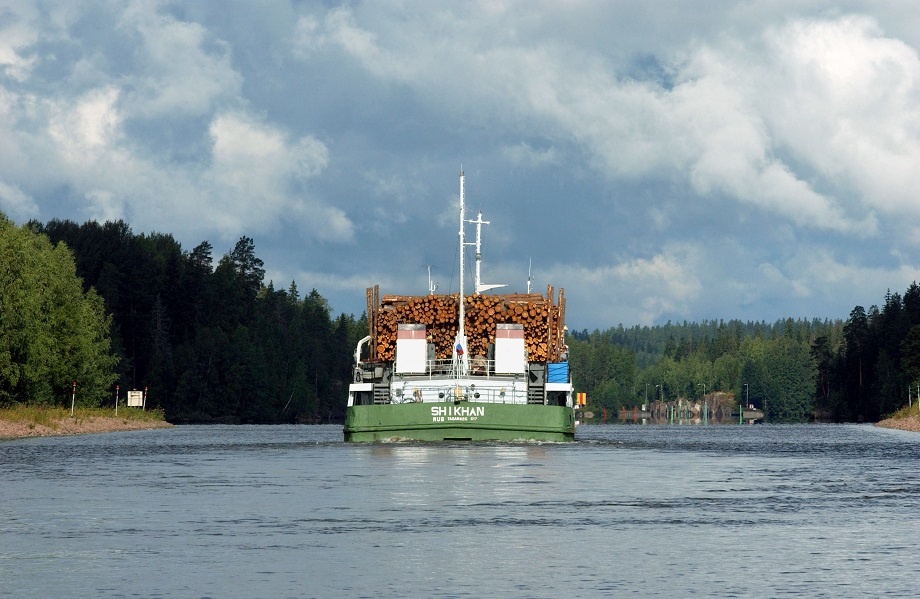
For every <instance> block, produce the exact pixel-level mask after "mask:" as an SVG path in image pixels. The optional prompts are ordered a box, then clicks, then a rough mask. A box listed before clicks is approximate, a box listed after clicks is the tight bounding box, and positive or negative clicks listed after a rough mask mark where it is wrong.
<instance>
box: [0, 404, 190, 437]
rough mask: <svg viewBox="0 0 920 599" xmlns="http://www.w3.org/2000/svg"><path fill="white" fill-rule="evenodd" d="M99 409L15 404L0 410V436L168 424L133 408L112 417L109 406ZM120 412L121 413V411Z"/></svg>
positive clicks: (84, 432) (93, 431) (157, 415)
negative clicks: (66, 408)
mask: <svg viewBox="0 0 920 599" xmlns="http://www.w3.org/2000/svg"><path fill="white" fill-rule="evenodd" d="M100 412H103V411H102V410H83V409H79V410H76V412H75V413H74V415H73V416H71V415H70V411H69V410H60V409H50V410H43V409H37V408H25V409H21V408H17V409H13V410H0V439H22V438H27V437H50V436H56V435H88V434H96V433H112V432H118V431H138V430H149V429H156V428H169V427H171V426H173V425H172V424H170V423H168V422H166V421H165V420H163V418H162V414H160V413H157V412H154V413H151V412H142V411H140V410H137V409H129V408H125V409H124V411H123V410H122V409H119V413H120V415H119V416H118V417H116V416H115V415H114V414H112V410H108V412H109V414H111V415H106V414H104V413H100ZM122 414H123V415H122Z"/></svg>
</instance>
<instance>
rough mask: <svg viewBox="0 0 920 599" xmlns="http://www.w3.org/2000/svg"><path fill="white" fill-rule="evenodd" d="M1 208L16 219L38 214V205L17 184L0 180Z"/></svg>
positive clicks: (24, 218) (26, 218)
mask: <svg viewBox="0 0 920 599" xmlns="http://www.w3.org/2000/svg"><path fill="white" fill-rule="evenodd" d="M0 209H2V210H3V212H4V213H5V214H6V215H7V216H9V217H11V218H13V219H16V220H20V221H21V220H28V219H29V218H32V217H35V216H38V205H37V204H36V203H35V200H33V199H32V198H30V197H29V196H28V195H26V194H25V193H24V192H23V191H22V190H21V189H19V188H18V187H16V186H15V185H10V184H8V183H5V182H4V181H2V180H0Z"/></svg>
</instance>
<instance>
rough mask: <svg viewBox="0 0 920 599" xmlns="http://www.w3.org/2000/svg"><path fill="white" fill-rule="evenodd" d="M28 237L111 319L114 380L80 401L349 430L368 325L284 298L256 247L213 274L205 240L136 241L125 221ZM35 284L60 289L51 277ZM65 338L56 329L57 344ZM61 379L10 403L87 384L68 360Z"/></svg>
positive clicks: (204, 418) (312, 302)
mask: <svg viewBox="0 0 920 599" xmlns="http://www.w3.org/2000/svg"><path fill="white" fill-rule="evenodd" d="M7 222H8V221H7ZM10 226H11V227H12V225H11V224H10ZM13 228H15V227H13ZM27 235H29V236H31V238H32V239H33V240H39V241H33V242H32V243H37V244H40V245H41V244H44V245H45V246H47V250H46V251H48V252H58V253H60V254H62V255H63V254H66V255H67V256H70V257H71V266H70V268H71V269H72V273H73V276H74V278H75V280H79V281H81V282H82V288H80V287H79V284H78V287H77V291H79V292H82V294H83V297H84V298H86V299H85V300H84V301H85V302H87V303H89V304H91V305H92V306H93V307H95V309H96V310H97V311H98V313H99V318H104V319H108V320H105V322H104V326H102V329H104V332H105V333H106V335H105V337H106V339H108V340H109V341H110V346H109V354H110V355H109V358H108V359H109V363H107V364H101V366H108V368H109V370H110V372H111V374H109V375H107V377H101V378H98V382H97V383H96V386H97V387H99V388H100V389H102V392H101V393H94V394H93V395H89V394H86V393H83V392H82V391H81V393H80V394H79V397H80V398H81V399H82V400H83V401H88V402H96V405H99V404H101V405H105V404H106V403H110V404H114V401H115V398H114V391H115V389H114V387H115V385H116V384H117V385H119V386H120V388H121V389H122V390H128V389H137V390H144V389H146V390H147V393H148V395H147V405H148V406H152V407H161V408H162V409H163V410H164V412H165V414H166V418H167V419H168V420H170V421H173V422H226V423H279V422H331V421H341V420H342V419H343V417H344V411H345V397H346V395H347V384H348V381H349V380H350V376H351V372H352V364H351V362H352V357H351V356H352V353H353V351H354V349H353V348H354V347H355V344H356V343H357V340H358V339H359V338H360V337H362V336H364V335H365V334H366V331H367V323H366V320H364V319H363V317H362V318H361V319H356V318H355V317H354V316H352V315H344V314H343V315H340V316H338V317H335V318H333V317H332V313H331V309H330V306H329V305H328V303H327V301H326V300H325V298H323V297H322V296H321V295H320V294H319V293H318V292H317V291H316V290H315V289H314V290H312V291H310V293H308V294H306V296H304V297H301V296H300V293H299V291H298V289H297V286H296V284H295V283H294V282H292V283H291V284H290V285H289V286H288V287H287V289H275V287H274V285H273V283H272V282H268V284H267V285H266V284H264V281H263V279H264V275H265V271H264V269H263V266H264V264H263V262H262V260H261V259H259V258H258V257H257V256H256V253H255V246H254V243H253V241H252V239H250V238H248V237H242V238H240V239H239V241H238V242H237V243H236V245H235V246H234V248H233V249H232V250H231V251H229V252H228V253H226V254H224V255H223V256H222V257H221V258H219V259H218V260H217V261H216V264H215V263H214V258H213V247H212V246H211V244H210V243H209V242H207V241H203V242H202V243H200V244H199V245H198V246H196V247H195V248H193V249H192V250H191V251H185V250H183V248H182V247H181V245H180V244H179V243H178V242H177V241H176V240H175V239H174V238H173V237H172V236H171V235H167V234H160V233H151V234H141V235H135V234H134V233H133V232H132V231H131V229H130V227H129V226H128V225H127V224H126V223H125V222H123V221H115V222H106V223H104V224H100V223H97V222H94V221H89V222H86V223H84V224H82V225H79V224H77V223H75V222H72V221H67V220H51V221H49V222H47V223H44V224H42V223H40V222H36V221H32V222H29V223H28V224H27V225H26V226H25V227H23V228H22V229H20V230H19V231H18V233H17V236H19V237H23V236H27ZM38 261H39V262H40V261H41V260H38ZM6 262H7V263H9V262H8V261H6ZM34 276H35V277H37V278H40V279H42V280H45V281H51V280H54V279H56V278H57V275H56V274H55V273H53V272H45V273H42V272H36V273H35V275H34ZM4 313H6V309H5V306H4ZM106 314H108V315H110V316H105V315H106ZM51 328H52V329H53V328H54V327H51ZM60 334H61V330H60V329H57V330H55V332H54V335H55V337H56V338H57V337H60ZM97 336H98V335H97ZM4 338H6V335H4ZM0 354H2V348H0ZM0 367H2V365H0ZM58 370H59V371H60V372H57V373H55V375H54V376H53V377H50V379H49V380H53V382H52V383H49V384H50V385H51V386H52V387H53V392H51V393H45V394H42V395H35V394H34V393H31V392H29V391H30V390H29V389H25V388H22V387H20V388H18V389H12V390H11V391H9V392H8V393H7V395H6V396H5V397H6V398H7V399H8V400H10V399H12V398H16V397H18V398H23V399H29V400H31V401H35V400H39V401H45V400H48V399H49V398H51V399H50V401H58V402H59V401H60V400H61V397H62V395H63V394H62V387H61V385H64V386H65V387H66V385H69V384H70V383H69V381H70V380H71V378H72V377H77V378H81V379H85V378H86V377H85V376H84V375H79V374H78V373H77V372H76V370H75V368H74V367H73V364H72V361H71V362H66V363H62V364H60V366H59V367H58ZM83 386H84V385H83V383H82V382H81V384H80V388H81V390H82V388H83ZM64 390H65V391H66V389H64ZM122 393H124V391H122ZM3 397H4V396H0V401H2V399H3ZM67 397H69V396H67ZM122 398H123V399H122V401H124V395H122Z"/></svg>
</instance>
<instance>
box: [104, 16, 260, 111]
mask: <svg viewBox="0 0 920 599" xmlns="http://www.w3.org/2000/svg"><path fill="white" fill-rule="evenodd" d="M159 8H160V7H159V5H158V4H156V3H153V2H137V3H134V4H131V5H128V7H127V8H126V9H125V11H124V13H123V14H122V15H121V18H120V20H119V23H118V27H119V28H120V29H122V30H124V32H125V33H126V34H127V35H135V34H136V35H137V36H138V37H139V38H140V39H139V40H138V44H137V46H136V56H135V58H134V60H135V61H136V64H135V65H134V70H133V73H132V74H131V75H130V76H128V77H126V78H124V81H122V82H121V85H123V86H124V87H125V89H126V90H127V93H126V94H125V95H126V98H125V102H126V103H127V104H129V105H130V112H131V115H132V116H134V117H144V118H153V117H158V116H175V115H176V114H177V113H178V114H187V115H202V114H208V113H210V112H211V111H212V110H213V109H214V108H215V105H216V104H218V103H220V102H224V103H226V102H229V103H235V99H236V98H238V96H239V94H240V88H241V86H242V83H243V77H242V75H241V74H240V73H239V72H237V71H236V70H235V69H234V68H233V64H232V61H231V50H230V46H229V44H228V43H227V42H225V41H224V40H220V39H214V37H213V36H212V35H210V34H209V32H208V31H207V29H205V27H203V26H202V25H201V24H199V23H190V22H183V21H179V20H177V19H176V18H174V17H172V16H170V15H167V14H164V13H162V12H160V11H159V10H158V9H159Z"/></svg>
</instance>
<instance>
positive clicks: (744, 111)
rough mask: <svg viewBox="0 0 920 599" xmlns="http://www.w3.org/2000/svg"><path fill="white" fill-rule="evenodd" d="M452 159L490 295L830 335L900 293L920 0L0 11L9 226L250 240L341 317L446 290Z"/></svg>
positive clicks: (455, 222)
mask: <svg viewBox="0 0 920 599" xmlns="http://www.w3.org/2000/svg"><path fill="white" fill-rule="evenodd" d="M461 168H462V170H463V171H464V172H465V199H466V205H467V216H468V218H470V219H475V218H476V213H477V211H480V210H481V211H482V218H483V220H486V221H489V223H490V224H488V225H483V226H482V273H483V277H482V278H483V282H485V283H506V284H508V287H506V288H505V289H504V291H507V292H524V291H526V288H527V281H528V274H530V276H531V277H532V280H533V285H534V288H535V289H536V290H539V291H544V292H545V290H546V288H547V286H548V285H553V286H554V288H555V289H559V288H564V289H565V297H566V320H567V324H568V326H569V329H570V330H582V329H588V330H594V329H600V330H604V329H607V328H610V327H614V326H617V325H619V324H622V325H624V326H626V327H630V326H634V325H655V324H664V323H666V322H667V321H672V322H682V321H685V320H686V321H691V322H693V321H697V322H698V321H703V320H718V319H724V320H729V319H741V320H744V321H748V320H754V321H761V320H765V321H767V322H773V321H775V320H777V319H785V318H787V317H793V318H808V319H811V318H821V319H824V318H830V319H837V318H842V319H845V318H846V317H847V316H848V315H849V313H850V311H851V310H852V309H853V308H854V307H855V306H857V305H860V306H864V307H866V308H868V307H869V306H871V305H873V304H881V303H883V302H884V297H885V294H886V291H888V290H890V291H892V292H897V293H903V291H904V290H905V289H907V287H908V286H909V285H910V284H911V283H912V282H914V281H920V11H918V10H916V5H915V3H914V2H912V1H903V2H895V1H884V0H871V1H845V0H838V1H836V2H825V1H819V0H797V1H784V0H763V1H758V0H748V1H730V0H725V1H699V2H666V1H656V2H648V1H647V0H636V1H620V0H607V1H584V0H571V1H567V2H547V1H539V0H527V1H524V0H521V1H501V0H486V1H482V2H476V1H469V2H463V1H451V2H447V1H433V0H419V1H392V2H388V1H385V0H374V1H369V2H359V1H354V2H344V3H339V2H333V1H308V0H307V1H292V2H275V1H269V0H266V1H260V2H231V1H217V0H213V1H204V0H202V1H181V2H153V1H143V2H113V1H93V0H85V1H81V2H71V1H70V0H63V1H60V2H56V1H37V2H29V1H22V0H16V1H10V0H0V211H2V212H3V213H4V214H6V216H7V217H8V218H10V219H12V220H13V221H14V222H17V223H19V224H24V223H25V222H27V221H28V220H30V219H37V220H39V221H42V222H47V221H49V220H51V219H70V220H73V221H76V222H79V223H82V222H85V221H87V220H97V221H100V222H103V221H106V220H117V219H122V220H124V221H125V222H127V223H128V224H129V225H130V226H131V228H132V230H133V232H134V233H135V234H142V233H153V232H158V233H169V234H172V235H173V236H174V237H175V238H176V239H177V240H178V241H179V242H180V243H181V244H182V247H183V249H184V250H186V251H191V250H192V249H193V248H194V247H195V246H197V245H198V244H199V243H201V242H202V241H209V242H210V243H211V244H212V246H213V247H214V254H215V260H216V259H218V258H219V257H220V256H222V255H223V254H225V253H227V252H229V251H231V250H232V249H233V246H234V245H235V243H236V241H237V240H238V239H239V238H240V237H242V236H247V237H250V238H252V239H253V240H254V243H255V251H256V255H257V256H258V257H259V258H261V259H262V260H263V261H264V263H265V270H266V283H267V282H268V280H271V281H272V282H273V284H274V286H275V287H276V288H284V289H286V288H288V286H289V285H290V283H291V281H294V282H296V284H297V287H298V289H299V290H300V292H301V294H305V293H308V292H309V290H311V289H316V290H317V291H318V292H319V293H320V294H321V295H322V296H323V297H325V298H326V299H327V300H328V301H329V305H330V307H331V309H332V311H333V314H341V313H345V314H353V315H355V316H360V315H361V314H362V313H363V312H364V311H365V308H366V295H365V290H366V288H367V287H370V286H373V285H375V284H379V285H380V292H381V294H400V295H416V294H418V295H421V294H425V293H427V291H428V272H429V269H428V267H429V266H430V267H431V270H430V272H431V277H432V279H433V280H434V281H436V282H437V284H438V292H439V293H450V292H453V293H456V292H457V290H458V288H459V281H458V278H459V277H458V272H457V269H458V264H457V262H458V260H457V256H458V231H459V213H458V208H459V196H460V181H459V173H460V171H461ZM466 231H467V241H472V240H474V238H475V227H474V226H472V225H467V229H466ZM470 251H472V248H468V252H470ZM467 255H468V256H470V258H468V259H467V265H468V266H470V265H471V264H472V259H471V254H467ZM468 273H469V271H468ZM469 280H470V279H469V277H467V281H469ZM467 291H468V292H469V291H470V286H469V285H467Z"/></svg>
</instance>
